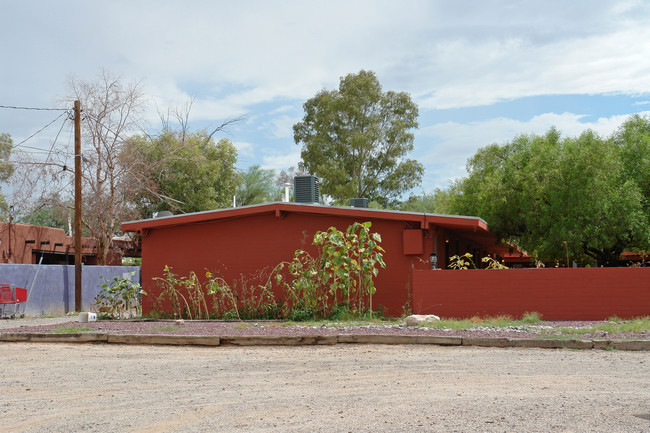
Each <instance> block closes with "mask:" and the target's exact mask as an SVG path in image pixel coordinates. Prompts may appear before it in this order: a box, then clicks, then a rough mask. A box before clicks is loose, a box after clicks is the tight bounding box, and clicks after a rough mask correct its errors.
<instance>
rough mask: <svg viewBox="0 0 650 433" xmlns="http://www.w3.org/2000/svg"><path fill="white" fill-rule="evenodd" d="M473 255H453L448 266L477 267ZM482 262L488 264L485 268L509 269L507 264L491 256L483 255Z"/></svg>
mask: <svg viewBox="0 0 650 433" xmlns="http://www.w3.org/2000/svg"><path fill="white" fill-rule="evenodd" d="M473 257H474V256H472V255H471V254H470V253H465V254H463V255H461V256H458V255H456V256H451V257H450V258H449V265H448V266H447V267H448V268H450V269H470V267H471V268H472V269H477V267H476V264H475V263H474V260H473ZM481 262H483V263H485V264H486V265H485V269H508V267H507V266H506V265H504V264H503V263H500V262H499V261H498V260H496V259H494V258H492V257H489V256H486V257H483V258H482V259H481Z"/></svg>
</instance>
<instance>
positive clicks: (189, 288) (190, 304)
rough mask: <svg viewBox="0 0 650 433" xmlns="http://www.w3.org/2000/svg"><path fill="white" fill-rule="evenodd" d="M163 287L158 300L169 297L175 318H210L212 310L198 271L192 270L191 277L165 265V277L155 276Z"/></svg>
mask: <svg viewBox="0 0 650 433" xmlns="http://www.w3.org/2000/svg"><path fill="white" fill-rule="evenodd" d="M154 280H156V281H157V282H158V285H159V286H160V287H161V288H162V289H163V290H162V292H161V294H160V296H158V299H157V301H158V302H159V303H160V302H162V301H163V299H165V298H169V299H170V301H171V304H172V314H173V317H174V318H181V317H182V318H186V319H208V318H209V317H210V311H209V309H208V303H207V302H206V299H205V294H204V291H203V286H202V284H201V283H200V281H199V279H198V277H197V276H196V273H195V272H194V271H192V272H190V275H189V277H179V276H178V275H176V274H174V273H173V272H172V268H171V267H169V266H167V265H165V269H164V277H163V278H160V277H156V278H154Z"/></svg>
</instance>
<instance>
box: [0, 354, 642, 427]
mask: <svg viewBox="0 0 650 433" xmlns="http://www.w3.org/2000/svg"><path fill="white" fill-rule="evenodd" d="M0 360H1V362H2V366H3V368H2V369H0V389H1V390H2V391H1V392H2V394H1V395H2V397H1V398H0V426H1V427H0V430H1V431H2V432H5V433H8V432H42V431H48V432H71V431H76V432H79V431H93V432H109V431H110V432H113V431H130V432H214V431H229V432H277V431H287V432H289V431H290V432H312V431H315V432H348V431H350V432H377V431H385V432H401V431H403V432H414V431H432V432H522V431H527V432H608V433H610V432H650V357H649V356H648V354H647V352H618V351H569V350H548V349H546V350H544V349H494V348H476V347H441V346H366V345H337V346H307V347H233V346H230V347H214V348H201V347H174V346H127V345H125V346H119V345H88V344H84V345H79V344H48V343H42V344H33V343H32V344H28V343H3V344H0Z"/></svg>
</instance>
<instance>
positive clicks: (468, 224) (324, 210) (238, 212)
mask: <svg viewBox="0 0 650 433" xmlns="http://www.w3.org/2000/svg"><path fill="white" fill-rule="evenodd" d="M265 213H275V214H276V215H278V216H281V215H282V214H285V213H299V214H311V215H331V216H341V217H353V218H360V219H365V218H368V219H374V220H393V221H408V222H413V223H419V224H420V228H428V227H429V226H430V225H435V226H439V227H443V228H448V229H453V230H459V231H471V232H482V233H486V234H487V233H489V229H488V225H487V223H486V222H485V221H484V220H483V219H481V218H479V217H473V216H462V215H440V214H428V213H421V212H404V211H394V210H383V209H369V208H358V207H343V206H325V205H319V204H305V203H286V202H274V203H266V204H258V205H251V206H242V207H236V208H226V209H215V210H210V211H203V212H195V213H188V214H181V215H172V216H166V217H159V218H149V219H143V220H137V221H127V222H124V223H122V231H123V232H136V233H137V232H141V231H142V230H151V229H157V228H164V227H174V226H179V225H186V224H197V223H205V222H212V221H215V222H216V221H220V220H226V219H233V218H240V217H246V216H251V215H259V214H265Z"/></svg>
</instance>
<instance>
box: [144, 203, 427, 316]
mask: <svg viewBox="0 0 650 433" xmlns="http://www.w3.org/2000/svg"><path fill="white" fill-rule="evenodd" d="M354 221H355V220H354V219H353V218H351V217H340V216H331V215H307V214H300V213H293V212H287V213H284V214H282V216H281V217H276V215H275V213H267V214H258V215H253V216H244V217H240V218H234V219H231V220H221V221H217V222H209V223H202V224H190V225H182V226H176V227H169V228H159V229H154V230H150V231H149V232H148V233H146V234H145V235H144V236H143V239H142V258H143V259H142V278H143V284H144V290H145V291H147V293H149V294H150V295H149V296H147V297H146V299H145V303H144V311H145V312H148V311H151V310H152V309H153V308H154V307H155V306H154V304H153V301H154V299H155V298H157V296H158V294H159V293H160V288H159V287H158V285H157V283H156V282H155V281H152V278H155V277H161V276H162V275H163V269H164V267H165V265H167V266H170V267H172V268H173V272H174V273H175V274H177V275H180V276H187V275H188V274H189V273H190V271H194V272H196V273H197V274H198V276H199V278H201V279H204V277H205V272H206V270H209V271H211V272H213V273H217V274H219V275H221V276H223V277H224V278H225V279H226V280H227V281H233V280H235V279H238V278H240V276H241V275H244V276H247V277H249V276H251V275H253V274H255V273H256V272H258V271H260V270H262V269H265V268H266V269H271V268H273V267H274V266H276V265H277V264H278V263H280V262H282V261H288V260H291V259H292V257H293V254H294V251H295V250H296V249H300V248H302V249H306V250H309V251H313V248H312V247H311V243H312V239H313V236H314V233H316V232H317V231H319V230H327V229H328V228H329V227H331V226H335V227H337V228H338V229H340V230H346V229H347V227H348V226H349V225H350V224H352V223H353V222H354ZM359 222H363V221H359ZM371 222H372V223H373V225H372V228H371V230H372V231H373V232H378V233H380V234H381V236H382V243H381V246H382V248H384V249H385V250H386V253H385V257H384V258H385V262H386V265H387V267H386V269H382V270H380V272H379V276H378V277H377V279H376V280H375V281H376V287H377V293H376V294H375V296H374V297H373V305H374V306H375V307H376V306H377V305H379V304H381V305H383V306H385V307H386V308H387V309H388V312H389V313H390V314H392V315H399V314H401V313H402V307H403V306H404V305H405V304H407V302H408V301H409V287H410V281H409V276H410V271H411V269H423V268H426V267H427V266H428V264H427V263H426V260H427V259H428V254H429V251H428V250H427V249H426V248H425V251H424V252H423V254H422V255H421V256H417V255H405V254H404V245H403V244H404V235H403V229H405V228H408V226H407V224H405V223H404V222H401V221H387V220H372V221H371Z"/></svg>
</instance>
